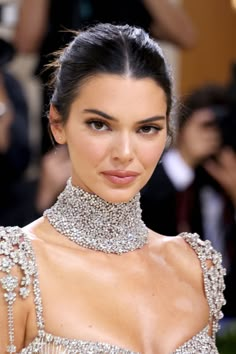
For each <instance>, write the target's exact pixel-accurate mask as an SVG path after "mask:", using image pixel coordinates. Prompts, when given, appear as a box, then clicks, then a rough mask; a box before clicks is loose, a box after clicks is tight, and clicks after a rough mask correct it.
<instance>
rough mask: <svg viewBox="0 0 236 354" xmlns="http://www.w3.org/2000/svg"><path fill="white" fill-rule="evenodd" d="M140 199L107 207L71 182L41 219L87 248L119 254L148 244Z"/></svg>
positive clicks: (107, 205)
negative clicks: (44, 219)
mask: <svg viewBox="0 0 236 354" xmlns="http://www.w3.org/2000/svg"><path fill="white" fill-rule="evenodd" d="M139 200H140V195H139V194H137V195H135V196H134V197H133V199H131V200H130V201H129V202H127V203H109V202H106V201H105V200H103V199H101V198H100V197H98V196H97V195H96V194H90V193H88V192H85V191H84V190H83V189H81V188H79V187H74V186H73V185H72V183H71V179H69V180H68V181H67V185H66V188H65V189H64V191H63V192H62V193H61V194H60V195H59V197H58V199H57V202H56V203H55V204H54V205H53V206H52V207H51V208H50V209H47V210H45V212H44V214H43V215H44V216H45V217H47V219H48V221H49V223H50V224H51V225H52V226H53V227H54V228H55V229H56V230H57V231H59V232H60V233H61V234H62V235H64V236H66V237H67V238H68V239H70V240H71V241H73V242H75V243H77V244H78V245H80V246H82V247H86V248H90V249H93V250H96V251H102V252H105V253H116V254H121V253H125V252H129V251H134V250H136V249H138V248H141V247H143V246H144V245H145V244H146V243H147V238H148V229H147V227H146V226H145V224H144V222H143V221H142V219H141V213H142V211H141V208H140V202H139Z"/></svg>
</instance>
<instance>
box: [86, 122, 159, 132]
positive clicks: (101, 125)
mask: <svg viewBox="0 0 236 354" xmlns="http://www.w3.org/2000/svg"><path fill="white" fill-rule="evenodd" d="M86 124H87V125H88V126H89V127H90V128H91V129H92V130H95V131H98V132H99V131H107V130H111V128H110V126H109V125H108V124H107V123H106V122H104V121H103V120H100V119H91V120H88V121H87V122H86ZM96 124H99V125H100V128H104V127H106V128H105V129H97V128H96V127H95V125H96ZM147 128H149V129H150V130H151V132H150V130H149V132H148V133H147V132H146V133H145V132H141V134H143V135H153V134H156V133H158V132H159V131H160V130H162V129H163V128H162V127H160V126H156V125H143V126H142V127H140V128H139V129H138V132H140V131H141V130H142V129H147Z"/></svg>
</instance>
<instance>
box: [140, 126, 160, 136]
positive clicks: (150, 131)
mask: <svg viewBox="0 0 236 354" xmlns="http://www.w3.org/2000/svg"><path fill="white" fill-rule="evenodd" d="M161 129H162V128H161V127H157V126H153V125H144V126H143V127H141V128H139V132H140V133H142V134H147V135H150V134H155V133H158V132H159V131H160V130H161Z"/></svg>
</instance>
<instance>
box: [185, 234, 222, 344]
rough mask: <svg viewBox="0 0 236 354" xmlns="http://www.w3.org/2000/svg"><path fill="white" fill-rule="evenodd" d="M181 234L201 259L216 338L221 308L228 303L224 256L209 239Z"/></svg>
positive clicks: (196, 235) (213, 334) (213, 332)
mask: <svg viewBox="0 0 236 354" xmlns="http://www.w3.org/2000/svg"><path fill="white" fill-rule="evenodd" d="M180 236H181V237H183V239H184V240H185V241H186V242H187V243H188V244H189V245H190V246H191V247H192V248H193V250H194V251H195V252H196V254H197V256H198V258H199V260H200V264H201V268H202V271H203V281H204V289H205V294H206V298H207V301H208V305H209V309H210V322H211V323H212V337H213V338H214V339H215V336H216V332H217V331H218V330H219V328H220V326H219V323H218V322H219V320H220V319H221V318H222V317H223V313H222V311H221V308H222V306H223V305H225V303H226V302H225V298H224V295H223V291H224V289H225V284H224V276H225V275H226V271H225V268H223V266H222V256H221V254H220V253H219V252H217V251H216V250H215V249H214V248H213V247H212V244H211V242H210V241H209V240H206V241H203V240H201V239H200V236H199V235H198V234H196V233H194V234H191V233H181V234H180ZM209 261H210V262H209Z"/></svg>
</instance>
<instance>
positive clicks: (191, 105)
mask: <svg viewBox="0 0 236 354" xmlns="http://www.w3.org/2000/svg"><path fill="white" fill-rule="evenodd" d="M226 104H229V97H228V95H227V91H226V88H225V87H224V86H222V85H219V84H215V83H208V84H206V85H203V86H200V87H198V88H196V89H195V90H193V91H192V92H191V93H190V94H189V95H188V96H186V97H185V98H184V99H183V100H182V105H181V106H180V110H179V113H178V129H179V130H181V129H182V128H183V127H184V125H185V123H186V122H187V121H188V120H189V119H191V116H192V114H193V113H194V112H195V111H197V110H199V109H203V108H210V107H212V106H215V105H226Z"/></svg>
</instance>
